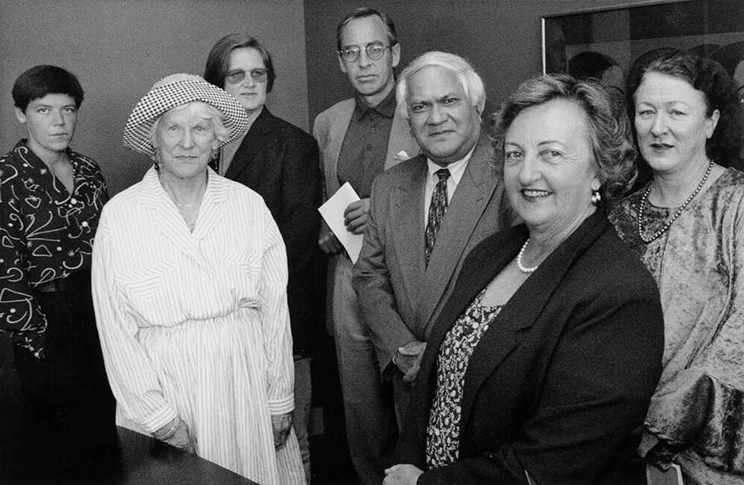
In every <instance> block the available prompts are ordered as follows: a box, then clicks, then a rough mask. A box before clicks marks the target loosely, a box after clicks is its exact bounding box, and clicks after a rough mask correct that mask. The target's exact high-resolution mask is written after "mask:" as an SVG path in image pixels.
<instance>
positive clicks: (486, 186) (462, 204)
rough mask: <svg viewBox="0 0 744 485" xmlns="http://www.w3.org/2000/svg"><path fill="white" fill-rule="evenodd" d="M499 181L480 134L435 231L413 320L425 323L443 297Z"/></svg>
mask: <svg viewBox="0 0 744 485" xmlns="http://www.w3.org/2000/svg"><path fill="white" fill-rule="evenodd" d="M499 180H500V177H499V174H498V172H497V171H496V170H495V169H494V168H493V157H491V147H490V142H489V141H488V137H487V136H486V135H485V133H481V137H480V139H479V140H478V145H477V147H476V149H475V151H474V152H473V155H472V156H471V158H470V161H469V162H468V166H467V167H466V169H465V173H463V176H462V178H461V179H460V183H459V184H458V186H457V190H456V191H455V194H454V196H453V197H452V201H451V203H450V206H449V208H448V209H447V213H446V215H445V217H444V220H443V221H442V225H441V227H440V228H439V233H438V234H437V242H436V244H435V246H434V251H433V252H432V255H431V260H430V261H429V266H428V268H427V269H426V281H427V284H426V288H424V289H423V291H422V293H421V298H420V299H418V300H417V301H418V302H419V304H418V306H417V308H416V316H417V320H418V321H420V322H422V323H423V324H426V323H427V322H428V321H429V319H430V318H431V316H432V313H433V312H434V309H435V308H436V306H437V304H438V303H439V300H440V299H441V298H442V296H443V295H444V291H445V289H446V288H447V285H448V284H449V283H450V280H451V279H452V276H453V274H454V272H455V269H456V268H457V265H458V263H459V262H460V260H461V258H462V256H463V252H464V251H465V247H466V246H467V244H468V241H469V240H470V236H471V235H472V233H473V231H474V230H475V227H476V226H477V224H478V221H479V220H480V218H481V215H482V214H483V211H484V210H485V209H486V206H487V205H488V202H489V200H490V199H491V196H492V195H493V192H494V190H495V189H496V186H497V185H498V183H499ZM422 220H423V219H422Z"/></svg>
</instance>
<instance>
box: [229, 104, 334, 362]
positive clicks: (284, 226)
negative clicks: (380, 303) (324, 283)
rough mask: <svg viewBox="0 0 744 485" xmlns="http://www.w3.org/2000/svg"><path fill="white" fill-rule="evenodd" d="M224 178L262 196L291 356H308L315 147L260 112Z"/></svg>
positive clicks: (314, 311) (316, 196) (316, 222)
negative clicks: (271, 225) (272, 225)
mask: <svg viewBox="0 0 744 485" xmlns="http://www.w3.org/2000/svg"><path fill="white" fill-rule="evenodd" d="M225 177H227V178H229V179H231V180H235V181H237V182H240V183H242V184H244V185H246V186H248V187H250V188H251V189H253V190H254V191H256V192H258V194H259V195H261V197H263V199H264V201H265V202H266V205H267V206H268V208H269V210H270V211H271V215H272V216H273V217H274V220H275V221H276V224H277V226H279V231H280V232H281V234H282V237H283V238H284V244H285V245H286V246H287V260H288V265H289V285H288V289H287V296H288V299H289V316H290V320H291V322H292V338H293V341H294V351H295V353H296V354H297V353H307V352H308V351H309V343H310V342H309V338H310V335H311V332H312V330H313V328H314V326H315V325H316V324H317V322H318V320H319V313H318V312H319V311H320V309H319V308H318V306H319V305H322V303H320V304H319V303H318V298H317V296H316V293H315V291H314V287H315V286H317V284H316V281H315V279H314V273H313V267H314V264H313V262H314V261H313V258H315V257H316V256H317V255H318V252H317V246H316V245H317V242H318V230H319V228H320V215H319V213H318V206H319V205H320V194H321V188H320V164H319V161H318V143H317V142H316V141H315V139H314V138H313V137H312V136H310V135H308V134H307V133H305V132H304V131H302V130H301V129H299V128H297V127H296V126H294V125H292V124H290V123H288V122H286V121H284V120H282V119H279V118H277V117H276V116H274V115H272V114H271V113H270V112H269V110H268V109H267V108H266V107H264V108H263V110H262V111H261V114H259V115H258V118H256V120H255V121H254V122H253V125H252V126H251V128H250V130H248V133H247V134H246V135H245V138H244V139H243V142H242V143H241V145H240V147H239V148H238V151H237V152H236V153H235V156H234V157H233V160H232V161H231V162H230V165H229V166H228V168H227V172H226V173H225Z"/></svg>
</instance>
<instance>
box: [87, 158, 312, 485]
mask: <svg viewBox="0 0 744 485" xmlns="http://www.w3.org/2000/svg"><path fill="white" fill-rule="evenodd" d="M286 284H287V262H286V252H285V248H284V244H283V242H282V238H281V235H280V234H279V231H278V229H277V227H276V224H275V223H274V221H273V219H272V218H271V214H270V212H269V211H268V209H267V208H266V206H265V205H264V203H263V201H262V199H261V198H260V197H259V196H258V195H257V194H255V193H254V192H252V191H251V190H250V189H248V188H246V187H244V186H243V185H240V184H237V183H234V182H231V181H229V180H226V179H224V178H222V177H220V176H219V175H217V174H216V173H214V172H212V171H210V172H209V182H208V184H207V190H206V193H205V195H204V200H203V202H202V205H201V209H200V213H199V217H198V219H197V221H196V226H195V228H194V232H193V233H191V232H189V230H188V228H187V226H186V223H185V222H184V220H183V219H182V217H181V215H180V214H179V212H178V209H177V208H176V206H175V204H174V203H173V202H172V201H171V199H170V198H169V197H168V195H167V194H166V193H165V191H164V190H163V188H162V187H161V185H160V182H159V181H158V175H157V172H156V171H155V170H154V169H151V170H150V171H149V172H148V173H147V174H146V175H145V177H144V179H143V180H142V182H140V183H138V184H136V185H134V186H133V187H131V188H130V189H128V190H126V191H124V192H122V193H120V194H119V195H117V196H116V197H114V198H113V199H112V200H111V201H110V202H109V203H108V204H107V205H106V206H105V207H104V210H103V214H102V216H101V222H100V225H99V229H98V232H97V234H96V241H95V246H94V249H93V296H94V301H95V307H96V317H97V323H98V328H99V333H100V337H101V344H102V348H103V353H104V358H105V362H106V370H107V373H108V376H109V381H110V383H111V387H112V389H113V392H114V395H115V396H116V399H117V401H118V409H117V424H119V425H122V426H125V427H128V428H131V429H134V430H135V431H139V432H144V433H152V432H153V431H155V430H157V429H158V428H160V427H162V426H164V425H165V424H167V423H168V422H169V421H170V420H171V419H173V418H174V417H175V416H176V415H178V416H179V417H180V418H181V419H182V420H184V421H185V422H186V424H187V425H188V427H189V432H190V435H191V438H192V439H193V440H194V442H195V445H196V446H195V448H196V450H197V454H198V455H199V456H201V457H203V458H206V459H208V460H210V461H213V462H215V463H217V464H219V465H221V466H223V467H225V468H228V469H230V470H233V471H235V472H236V473H239V474H241V475H243V476H245V477H247V478H250V479H251V480H254V481H256V482H258V483H261V484H262V485H271V484H282V485H284V484H293V483H297V484H303V483H305V482H304V472H303V468H302V461H301V459H300V455H299V449H298V447H297V441H296V439H295V437H294V434H292V436H291V438H290V440H289V441H288V444H287V446H285V447H284V448H283V449H282V450H281V451H280V452H279V453H275V451H274V444H273V435H272V428H271V418H270V415H272V414H283V413H287V412H290V411H292V410H293V409H294V396H293V388H294V382H293V380H294V373H293V372H294V371H293V361H292V337H291V334H290V326H289V316H288V311H287V297H286Z"/></svg>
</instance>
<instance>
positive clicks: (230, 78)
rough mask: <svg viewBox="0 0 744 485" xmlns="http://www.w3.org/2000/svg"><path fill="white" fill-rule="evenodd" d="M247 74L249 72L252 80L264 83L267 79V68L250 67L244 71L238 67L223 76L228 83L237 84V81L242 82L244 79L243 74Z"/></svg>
mask: <svg viewBox="0 0 744 485" xmlns="http://www.w3.org/2000/svg"><path fill="white" fill-rule="evenodd" d="M248 74H250V75H251V77H252V78H253V80H254V81H256V82H257V83H265V82H266V81H267V80H268V79H269V71H268V69H264V68H262V67H259V68H257V69H251V70H250V71H244V70H242V69H238V70H237V71H230V72H228V73H227V75H226V76H225V81H227V82H229V83H230V84H238V83H239V82H242V81H243V79H245V76H246V75H248Z"/></svg>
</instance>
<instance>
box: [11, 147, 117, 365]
mask: <svg viewBox="0 0 744 485" xmlns="http://www.w3.org/2000/svg"><path fill="white" fill-rule="evenodd" d="M68 157H69V159H70V161H71V162H72V165H73V170H74V189H73V192H72V193H69V192H68V191H67V189H66V188H65V186H64V185H63V184H62V182H61V181H60V180H59V179H57V178H56V177H55V176H54V174H52V172H51V171H50V170H49V169H48V168H47V166H46V165H45V164H44V162H42V161H41V159H39V157H37V156H36V155H35V154H34V153H33V152H32V151H31V149H30V148H29V147H28V145H27V143H26V140H21V141H20V142H18V144H17V145H16V146H15V148H13V150H12V151H11V152H9V153H7V154H5V155H4V156H2V157H0V332H8V333H10V338H11V340H12V342H13V343H14V344H15V345H18V346H20V347H22V348H25V349H27V350H29V351H30V352H32V353H33V354H34V355H35V356H36V357H37V358H41V357H42V356H43V351H44V332H45V331H46V327H47V319H46V316H45V315H44V314H43V313H42V311H41V307H40V306H39V304H38V301H37V298H38V293H37V292H36V291H34V288H35V287H37V286H39V285H41V284H43V283H47V282H49V281H52V280H55V279H58V278H67V277H68V276H70V275H71V274H74V273H75V272H78V271H81V270H87V269H89V268H90V263H91V253H92V249H93V236H94V235H95V233H96V229H97V227H98V218H99V216H100V214H101V208H102V207H103V204H104V203H105V202H106V201H107V200H108V192H107V188H106V182H105V181H104V179H103V175H102V174H101V170H100V168H99V167H98V165H97V164H96V162H94V161H93V160H91V159H90V158H88V157H86V156H83V155H81V154H79V153H76V152H73V151H72V150H69V151H68Z"/></svg>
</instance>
